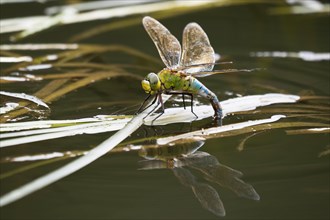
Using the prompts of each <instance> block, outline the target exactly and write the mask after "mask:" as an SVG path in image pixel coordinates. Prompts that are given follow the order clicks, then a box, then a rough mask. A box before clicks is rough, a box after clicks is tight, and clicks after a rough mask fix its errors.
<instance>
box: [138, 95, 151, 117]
mask: <svg viewBox="0 0 330 220" xmlns="http://www.w3.org/2000/svg"><path fill="white" fill-rule="evenodd" d="M150 96H151V94H149V95H148V96H147V97H146V98H145V99H144V101H143V102H142V104H141V105H140V107H139V109H138V110H137V111H136V113H135V114H138V113H140V112H142V111H143V110H144V109H146V108H144V109H143V110H142V111H141V109H142V107H143V106H144V104H145V103H146V101H147V100H148V99H149V98H150Z"/></svg>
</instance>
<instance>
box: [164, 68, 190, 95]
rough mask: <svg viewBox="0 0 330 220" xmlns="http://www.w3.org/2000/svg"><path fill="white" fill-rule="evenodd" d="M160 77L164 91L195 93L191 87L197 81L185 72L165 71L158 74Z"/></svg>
mask: <svg viewBox="0 0 330 220" xmlns="http://www.w3.org/2000/svg"><path fill="white" fill-rule="evenodd" d="M158 77H159V79H160V81H161V83H162V89H163V90H168V91H169V90H174V91H188V92H195V91H193V89H192V87H191V85H192V84H193V83H194V81H195V80H196V79H195V78H194V77H192V76H189V75H187V74H185V73H183V72H180V71H174V70H169V69H163V70H162V71H160V72H159V73H158Z"/></svg>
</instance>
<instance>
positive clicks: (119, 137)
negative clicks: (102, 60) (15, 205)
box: [0, 96, 170, 207]
mask: <svg viewBox="0 0 330 220" xmlns="http://www.w3.org/2000/svg"><path fill="white" fill-rule="evenodd" d="M169 97H170V96H164V99H163V101H166V100H167V99H168V98H169ZM155 107H157V104H156V103H155V104H153V105H151V106H150V107H149V108H147V109H145V110H144V111H143V112H141V113H140V114H138V115H136V116H135V117H134V118H133V119H132V120H131V121H130V122H129V123H127V124H126V125H125V127H124V128H123V129H121V130H120V131H118V132H117V133H116V134H114V135H112V136H111V137H110V138H108V139H107V140H105V141H104V142H102V143H101V144H99V145H98V146H97V147H95V148H94V149H93V150H91V151H90V152H88V154H86V155H84V156H82V157H80V158H78V159H76V160H74V161H72V162H70V163H69V164H67V165H65V166H63V167H61V168H59V169H57V170H55V171H53V172H51V173H48V174H46V175H44V176H41V177H39V178H38V179H36V180H34V181H32V182H30V183H27V184H26V185H23V186H21V187H19V188H17V189H15V190H13V191H11V192H9V193H7V194H5V195H3V196H1V197H0V207H3V206H5V205H8V204H10V203H12V202H15V201H17V200H19V199H21V198H23V197H25V196H27V195H29V194H31V193H33V192H35V191H37V190H39V189H41V188H44V187H45V186H47V185H50V184H52V183H54V182H56V181H58V180H60V179H62V178H64V177H66V176H68V175H70V174H72V173H74V172H76V171H78V170H80V169H81V168H83V167H85V166H87V165H88V164H90V163H92V162H93V161H95V160H96V159H98V158H99V157H101V156H103V155H104V154H106V153H108V152H109V151H111V150H112V149H113V148H114V147H116V146H117V145H118V144H119V143H120V142H121V141H123V140H124V139H125V138H126V137H128V136H129V135H130V134H131V133H133V132H134V131H135V130H136V129H138V128H139V127H140V126H141V125H142V124H143V118H144V117H146V116H147V114H148V113H149V112H150V111H151V110H153V109H154V108H155Z"/></svg>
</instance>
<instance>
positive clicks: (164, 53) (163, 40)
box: [142, 16, 181, 68]
mask: <svg viewBox="0 0 330 220" xmlns="http://www.w3.org/2000/svg"><path fill="white" fill-rule="evenodd" d="M142 22H143V26H144V28H145V30H146V31H147V32H148V34H149V36H150V37H151V39H152V41H153V42H154V43H155V45H156V47H157V50H158V52H159V55H160V57H161V58H162V60H163V62H164V64H165V65H166V66H167V67H169V68H172V67H176V66H178V65H179V60H180V56H181V45H180V42H179V41H178V40H177V39H176V37H174V36H173V35H172V34H171V33H170V32H169V30H167V28H166V27H164V26H163V25H162V24H161V23H159V22H158V21H157V20H155V19H153V18H151V17H148V16H147V17H144V18H143V21H142Z"/></svg>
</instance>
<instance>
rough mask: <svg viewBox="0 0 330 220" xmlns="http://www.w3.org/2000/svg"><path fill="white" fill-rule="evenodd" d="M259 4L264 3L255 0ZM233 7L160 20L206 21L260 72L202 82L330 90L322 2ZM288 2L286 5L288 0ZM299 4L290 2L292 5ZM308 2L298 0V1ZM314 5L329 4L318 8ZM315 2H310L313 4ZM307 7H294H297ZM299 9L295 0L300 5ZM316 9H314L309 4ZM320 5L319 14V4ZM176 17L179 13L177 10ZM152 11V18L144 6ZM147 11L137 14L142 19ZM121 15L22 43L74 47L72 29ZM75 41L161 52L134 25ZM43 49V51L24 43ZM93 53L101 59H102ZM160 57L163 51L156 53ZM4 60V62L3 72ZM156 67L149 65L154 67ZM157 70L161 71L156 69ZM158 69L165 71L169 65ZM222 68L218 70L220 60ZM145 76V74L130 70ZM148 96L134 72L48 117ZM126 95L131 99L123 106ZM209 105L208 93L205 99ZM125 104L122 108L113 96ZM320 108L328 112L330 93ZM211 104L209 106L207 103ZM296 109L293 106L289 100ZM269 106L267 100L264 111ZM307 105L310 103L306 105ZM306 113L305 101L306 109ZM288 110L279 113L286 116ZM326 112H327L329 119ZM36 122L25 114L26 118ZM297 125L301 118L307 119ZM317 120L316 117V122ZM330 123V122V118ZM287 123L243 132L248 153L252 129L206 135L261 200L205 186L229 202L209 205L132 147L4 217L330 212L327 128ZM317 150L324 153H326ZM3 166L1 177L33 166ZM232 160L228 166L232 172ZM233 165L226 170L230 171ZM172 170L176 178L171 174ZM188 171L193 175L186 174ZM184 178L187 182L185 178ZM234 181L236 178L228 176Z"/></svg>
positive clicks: (10, 12) (133, 105) (18, 179)
mask: <svg viewBox="0 0 330 220" xmlns="http://www.w3.org/2000/svg"><path fill="white" fill-rule="evenodd" d="M71 2H75V3H77V2H79V1H68V2H66V1H47V2H45V3H40V2H26V3H8V4H5V1H3V2H2V3H1V5H0V6H1V19H7V18H14V17H24V16H30V15H42V14H44V11H45V9H46V8H49V7H50V6H56V5H62V4H67V5H69V4H71ZM260 2H262V1H260ZM266 2H267V1H264V3H254V4H237V5H228V6H225V7H213V8H209V9H205V10H198V11H195V12H190V13H182V14H180V13H179V12H176V11H173V14H174V15H173V14H172V15H171V16H170V17H168V18H164V19H159V20H160V21H161V22H162V24H164V25H165V26H166V27H167V28H168V29H169V30H170V31H171V33H173V34H174V35H175V36H177V37H178V39H179V40H181V35H182V30H183V28H184V27H185V25H186V24H188V23H189V22H197V23H199V24H200V25H201V26H202V27H203V29H204V30H205V32H206V33H207V34H208V36H209V39H210V41H211V44H212V46H213V48H214V50H215V51H216V52H217V53H219V54H220V55H221V57H222V60H225V61H227V60H228V61H233V65H232V67H234V68H244V69H253V68H261V70H259V71H255V72H251V73H246V72H243V73H235V74H227V75H226V74H224V75H215V76H210V77H206V78H203V79H202V82H203V83H204V84H205V85H207V86H208V88H209V89H211V90H212V91H214V92H215V93H216V94H217V96H218V97H219V99H220V100H226V99H228V98H233V97H238V96H245V95H253V94H264V93H272V92H279V93H285V94H294V95H309V96H324V97H329V93H330V91H329V90H330V85H329V56H330V55H329V53H330V43H329V37H330V28H329V11H327V7H329V5H328V2H326V1H323V2H321V1H305V3H304V4H299V3H296V4H283V5H277V3H276V4H271V3H269V2H267V3H266ZM287 2H290V1H287ZM291 2H292V1H291ZM301 2H303V1H301ZM306 2H311V3H312V4H311V5H310V6H309V7H313V4H314V7H315V4H316V5H318V6H320V7H321V6H322V7H324V8H325V9H324V8H322V7H321V9H322V10H325V12H318V11H313V10H312V9H311V8H308V5H307V6H306ZM313 2H314V3H313ZM301 5H303V6H304V9H306V8H307V9H306V11H307V12H309V13H302V12H301V13H295V12H294V11H293V9H296V6H299V7H300V6H301ZM299 7H298V8H299ZM308 9H309V11H308ZM322 10H321V11H322ZM176 13H177V14H176ZM143 15H149V14H147V13H146V14H143ZM143 15H141V16H140V17H139V19H141V18H142V17H143ZM120 19H123V18H114V19H103V20H96V21H91V22H83V23H74V24H68V25H61V26H55V27H53V28H51V29H48V30H45V31H43V32H40V33H38V34H35V35H33V36H30V37H27V38H25V39H22V40H21V41H18V42H15V43H20V44H21V43H22V44H26V43H69V40H70V39H72V37H73V36H75V35H78V36H79V33H82V32H84V31H87V30H90V29H92V28H95V27H97V26H98V25H103V24H107V23H110V22H112V21H113V20H114V21H118V20H120ZM10 35H12V33H5V34H1V35H0V37H1V44H2V45H3V44H13V42H10V40H9V37H10ZM71 43H79V44H80V43H82V44H99V45H111V44H121V45H126V46H129V47H132V48H135V49H137V50H140V51H143V52H144V53H147V54H149V55H152V56H154V57H156V58H157V59H158V57H159V56H158V53H157V51H156V49H155V47H154V44H153V43H152V41H151V40H150V39H149V36H148V35H147V33H146V32H145V30H144V29H143V27H142V23H141V22H140V23H139V24H137V25H130V26H127V27H125V28H119V29H116V30H113V31H111V32H105V33H101V34H98V35H95V36H92V37H89V38H87V39H82V40H79V41H78V40H77V41H73V42H71ZM28 53H29V55H31V56H40V55H42V53H45V52H40V51H28ZM95 59H96V60H97V59H98V57H95ZM159 60H160V58H159ZM100 62H102V63H110V62H113V63H125V64H133V63H139V64H141V62H142V65H145V66H150V64H148V63H143V62H144V61H140V60H136V59H135V58H132V57H130V56H127V55H125V54H123V53H106V54H104V55H103V56H102V60H101V61H100ZM8 66H10V65H8V64H1V69H4V68H7V67H8ZM151 66H152V65H151ZM154 68H156V67H154ZM157 68H158V69H154V71H155V72H157V71H159V70H160V69H161V68H162V67H161V66H160V67H157ZM218 68H221V66H220V67H218ZM131 72H134V74H137V75H139V76H144V75H146V73H147V71H146V70H141V69H136V70H131ZM45 84H46V83H45V82H43V81H41V82H24V83H11V84H2V85H1V90H4V91H11V92H25V93H27V94H32V93H34V92H35V91H36V90H37V89H36V88H41V87H42V86H44V85H45ZM144 97H145V94H144V93H143V91H142V89H141V87H140V82H139V81H138V80H135V79H129V78H115V79H111V80H103V81H99V82H96V83H94V84H91V85H89V86H86V87H83V88H81V89H78V90H76V91H75V92H73V93H70V94H67V95H65V96H64V97H62V98H61V99H60V100H59V101H56V102H53V103H51V104H50V107H51V113H50V115H49V116H48V117H49V118H50V119H72V118H81V117H91V116H94V115H98V114H112V113H114V114H117V113H121V114H129V113H134V111H135V110H136V109H137V106H138V105H137V104H139V103H141V102H142V101H143V99H144ZM122 101H127V102H124V103H123V102H122ZM200 101H201V102H204V101H205V100H200ZM116 102H118V103H119V104H116ZM326 102H327V105H326V104H325V105H324V108H327V109H329V98H327V101H326ZM206 103H207V102H206ZM292 106H293V108H294V104H293V105H292ZM267 108H268V109H272V107H271V106H270V107H267ZM303 110H304V109H303ZM305 110H306V111H308V110H310V109H308V108H307V109H305ZM282 113H284V112H274V114H282ZM326 117H328V118H329V115H326ZM252 118H253V115H252V114H251V115H248V114H246V115H231V116H227V117H226V118H225V119H224V124H230V123H234V122H239V121H244V120H249V119H252ZM27 120H29V119H27ZM297 120H298V121H305V120H304V119H303V118H301V119H299V118H298V119H297ZM310 121H311V122H317V120H316V119H311V120H310ZM327 123H328V124H329V121H328V122H327ZM210 124H211V120H210V119H204V120H202V121H201V122H194V123H192V124H176V125H168V126H162V127H156V128H150V127H146V126H145V127H143V128H141V129H139V130H138V131H137V132H136V133H135V134H134V136H133V137H132V138H134V137H144V136H146V137H148V136H154V135H163V134H175V133H180V132H187V131H190V130H195V129H196V128H201V127H208V126H210ZM285 130H286V129H285V128H284V129H274V130H267V131H264V132H260V133H257V134H256V135H254V136H253V137H251V138H249V139H247V141H246V142H245V146H244V150H243V151H238V150H237V147H238V146H239V144H240V143H241V141H242V140H243V139H244V138H246V136H233V137H225V138H216V139H212V140H207V141H206V142H205V143H204V145H203V146H202V148H200V149H199V150H200V151H203V152H205V153H207V154H209V155H212V156H213V157H215V158H216V159H217V160H218V162H219V163H220V164H221V165H223V166H226V167H227V168H228V169H229V168H232V169H234V170H237V171H240V172H242V173H243V174H244V176H243V177H240V179H241V180H243V181H244V182H245V183H247V184H250V185H251V186H252V187H253V188H254V189H255V191H256V192H257V193H258V194H259V196H260V200H259V201H255V200H253V199H252V200H251V199H247V198H242V197H239V196H238V195H237V194H235V193H234V192H233V191H232V190H230V189H228V187H225V186H220V185H219V184H215V183H214V182H213V183H212V182H211V183H208V184H210V185H211V186H212V187H213V188H214V189H215V190H216V191H217V192H218V194H219V197H220V199H221V201H222V203H223V206H224V208H225V210H226V215H225V216H223V217H219V216H216V215H215V214H213V213H212V212H210V211H208V210H206V209H205V208H203V206H202V205H201V203H200V202H199V200H198V199H197V198H196V195H195V194H194V189H193V188H192V187H186V186H185V185H184V184H182V181H181V180H180V178H178V177H177V175H178V174H177V173H175V172H176V171H173V170H171V169H151V170H143V169H140V168H141V162H140V161H141V160H143V158H141V157H140V156H139V154H138V153H137V152H136V151H131V152H122V153H117V154H113V155H106V156H104V157H102V158H100V159H98V160H97V161H95V162H94V163H92V164H91V165H89V166H87V167H86V168H84V169H82V170H80V171H78V172H77V173H75V174H73V175H71V176H69V177H67V178H64V179H63V180H61V181H59V182H56V183H54V184H52V185H50V186H48V187H46V188H44V189H42V190H40V191H38V192H36V193H34V194H32V195H29V196H28V197H26V198H23V199H22V200H19V201H17V202H15V203H13V204H10V205H8V206H5V207H2V208H1V210H0V217H1V219H219V218H222V219H329V217H330V215H329V207H330V202H329V201H330V195H329V183H330V182H329V181H330V177H329V166H330V161H329V146H330V143H329V133H319V134H300V135H299V134H298V135H288V134H287V133H286V132H285ZM108 136H110V134H109V133H103V134H93V135H83V136H75V137H68V138H63V139H55V140H48V141H43V142H38V143H33V144H25V145H22V146H17V147H12V148H5V149H1V158H5V157H8V156H12V155H25V154H35V153H40V152H57V151H72V150H86V149H90V148H92V147H93V146H96V145H97V144H99V143H100V142H102V141H103V140H105V139H106V138H107V137H108ZM321 152H324V153H323V154H321V155H320V153H321ZM30 163H31V162H21V163H2V164H1V173H4V172H7V171H9V170H13V169H15V168H19V167H22V166H25V165H28V164H30ZM66 163H67V161H60V162H57V163H52V164H50V165H47V166H41V167H38V168H36V169H32V170H29V171H28V172H23V173H21V174H18V175H15V176H12V177H9V178H6V179H3V180H1V195H3V194H4V193H6V192H9V191H10V190H13V189H15V188H16V187H18V186H21V185H22V184H24V183H26V182H29V181H32V180H33V179H35V178H37V177H39V176H41V175H43V174H45V173H47V172H50V171H52V170H54V169H55V168H58V167H60V166H62V165H64V164H66ZM227 168H226V169H227ZM229 170H230V169H229ZM190 172H191V175H193V176H194V178H195V180H194V181H196V182H198V183H199V182H200V183H203V182H204V183H205V182H207V180H205V179H203V174H202V173H201V172H200V171H198V170H196V169H192V170H190ZM176 174H177V175H176ZM189 175H190V174H189ZM180 181H181V182H180ZM228 184H229V185H230V184H231V183H230V182H229V183H228Z"/></svg>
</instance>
